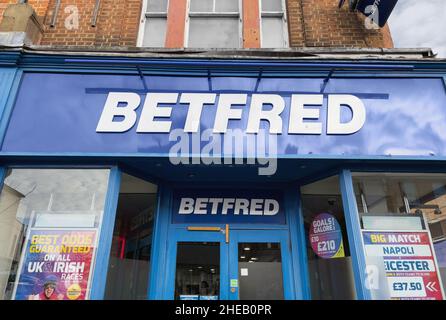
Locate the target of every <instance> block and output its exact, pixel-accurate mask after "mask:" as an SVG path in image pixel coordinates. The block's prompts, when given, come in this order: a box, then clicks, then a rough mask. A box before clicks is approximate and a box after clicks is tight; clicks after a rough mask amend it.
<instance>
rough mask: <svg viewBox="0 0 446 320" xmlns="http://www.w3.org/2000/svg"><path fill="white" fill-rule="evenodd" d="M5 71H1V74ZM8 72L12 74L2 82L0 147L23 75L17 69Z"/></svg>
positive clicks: (0, 95) (0, 90)
mask: <svg viewBox="0 0 446 320" xmlns="http://www.w3.org/2000/svg"><path fill="white" fill-rule="evenodd" d="M3 70H4V69H0V74H1V71H3ZM8 70H10V74H9V75H7V77H6V78H5V79H4V80H3V81H0V146H1V145H3V139H4V137H5V135H6V130H7V127H8V124H9V119H10V117H11V113H12V108H13V105H14V103H15V99H16V96H17V93H18V91H19V86H20V83H21V79H22V74H23V72H22V71H20V70H18V69H17V68H14V69H10V68H8ZM0 80H1V79H0Z"/></svg>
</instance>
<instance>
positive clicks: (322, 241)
mask: <svg viewBox="0 0 446 320" xmlns="http://www.w3.org/2000/svg"><path fill="white" fill-rule="evenodd" d="M301 194H302V209H303V214H304V224H305V236H306V239H307V257H308V276H309V279H310V284H311V297H312V299H313V300H333V299H335V300H354V299H356V291H355V284H354V276H353V269H352V260H351V256H350V250H349V244H348V239H347V231H346V225H345V218H344V208H343V206H342V198H341V192H340V190H339V178H338V177H337V176H334V177H330V178H328V179H325V180H321V181H318V182H315V183H312V184H309V185H306V186H303V187H302V188H301Z"/></svg>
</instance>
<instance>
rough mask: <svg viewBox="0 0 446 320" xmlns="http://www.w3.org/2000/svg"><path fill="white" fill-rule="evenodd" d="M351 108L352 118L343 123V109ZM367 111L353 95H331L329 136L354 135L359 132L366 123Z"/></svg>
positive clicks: (329, 103)
mask: <svg viewBox="0 0 446 320" xmlns="http://www.w3.org/2000/svg"><path fill="white" fill-rule="evenodd" d="M342 106H347V107H349V108H350V110H351V113H352V118H351V120H350V121H349V122H345V123H341V107H342ZM365 118H366V111H365V107H364V104H363V103H362V101H361V100H360V99H359V98H358V97H355V96H352V95H345V94H339V95H329V96H328V109H327V134H352V133H355V132H358V131H359V130H360V129H361V128H362V126H363V125H364V123H365Z"/></svg>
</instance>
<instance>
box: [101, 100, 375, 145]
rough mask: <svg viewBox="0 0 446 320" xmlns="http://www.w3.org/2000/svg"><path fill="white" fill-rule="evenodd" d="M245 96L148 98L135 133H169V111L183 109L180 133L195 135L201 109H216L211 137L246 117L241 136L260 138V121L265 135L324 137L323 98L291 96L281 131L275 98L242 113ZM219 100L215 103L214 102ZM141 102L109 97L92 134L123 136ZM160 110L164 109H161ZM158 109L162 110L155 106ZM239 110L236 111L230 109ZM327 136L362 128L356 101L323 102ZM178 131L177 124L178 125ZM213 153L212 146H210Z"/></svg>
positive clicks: (281, 110)
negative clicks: (348, 116) (344, 113)
mask: <svg viewBox="0 0 446 320" xmlns="http://www.w3.org/2000/svg"><path fill="white" fill-rule="evenodd" d="M247 98H248V95H247V94H225V93H222V94H215V93H182V94H181V95H180V94H178V93H148V94H147V95H146V98H145V101H144V105H143V107H142V110H141V115H140V119H139V122H138V125H137V129H136V132H137V133H170V131H171V127H172V120H171V119H170V118H171V115H172V110H173V108H172V107H173V106H174V105H177V103H178V104H187V105H188V106H187V108H188V111H187V114H186V116H185V119H184V124H183V128H177V129H175V130H181V131H182V132H183V133H197V132H199V131H200V123H201V118H202V117H201V115H202V113H203V108H204V107H205V105H215V104H216V105H217V107H216V108H215V106H212V108H215V109H216V110H215V118H214V123H213V128H209V135H210V134H219V133H225V134H227V131H228V125H229V121H230V120H232V121H234V120H239V121H240V120H241V119H242V116H243V113H244V112H245V113H246V112H248V113H249V114H248V116H247V121H246V122H247V124H246V128H245V129H246V130H244V129H243V128H239V130H240V132H241V134H242V135H244V134H245V133H248V134H256V135H259V134H260V133H261V130H260V126H261V122H262V121H267V122H268V123H269V133H271V134H282V133H283V127H287V129H286V131H287V133H289V134H301V135H307V134H317V135H320V134H322V133H323V132H324V130H323V129H324V128H323V120H324V119H321V108H322V107H323V106H324V103H323V102H324V95H323V94H292V95H291V99H290V104H289V108H290V109H289V119H288V124H287V125H283V114H284V110H285V107H286V105H285V99H284V98H283V97H281V96H280V95H277V94H252V96H251V102H250V106H249V107H247V106H246V103H247ZM217 100H218V103H217V102H216V101H217ZM140 104H141V98H140V96H139V95H138V94H136V93H133V92H110V93H109V94H108V96H107V100H106V102H105V104H104V109H103V111H102V114H101V116H100V119H99V121H98V124H97V127H96V131H97V132H126V131H128V130H130V129H132V128H133V127H134V126H135V124H136V122H137V121H138V119H137V117H138V116H137V113H136V109H137V108H138V107H139V106H140ZM163 104H164V105H163ZM160 105H162V106H160ZM233 106H238V107H233ZM326 107H327V110H326V113H327V117H326V119H325V121H326V133H327V134H329V135H346V134H353V133H355V132H358V131H359V130H360V129H361V128H362V127H363V126H364V124H365V121H366V109H365V106H364V104H363V102H362V101H361V100H360V99H359V98H358V97H356V96H353V95H347V94H329V95H328V99H327V106H326ZM342 107H348V108H349V109H350V111H351V112H350V113H351V119H350V120H349V121H346V122H341V115H342ZM177 125H178V124H177ZM210 147H212V145H211V146H210Z"/></svg>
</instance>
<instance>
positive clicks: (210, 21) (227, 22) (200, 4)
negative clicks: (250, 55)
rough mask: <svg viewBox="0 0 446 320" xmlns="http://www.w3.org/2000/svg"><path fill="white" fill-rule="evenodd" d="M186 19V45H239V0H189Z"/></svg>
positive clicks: (228, 46)
mask: <svg viewBox="0 0 446 320" xmlns="http://www.w3.org/2000/svg"><path fill="white" fill-rule="evenodd" d="M188 20H189V21H188V23H189V27H188V29H189V34H188V41H187V47H191V48H240V47H241V16H240V8H239V0H190V7H189V17H188ZM186 23H187V22H186Z"/></svg>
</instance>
